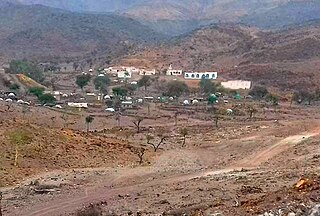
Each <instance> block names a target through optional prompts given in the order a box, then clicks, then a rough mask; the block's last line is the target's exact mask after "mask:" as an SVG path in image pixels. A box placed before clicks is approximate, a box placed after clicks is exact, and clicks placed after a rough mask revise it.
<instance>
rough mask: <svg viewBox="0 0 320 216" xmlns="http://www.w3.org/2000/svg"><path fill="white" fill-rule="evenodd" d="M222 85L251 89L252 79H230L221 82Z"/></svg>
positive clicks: (231, 87)
mask: <svg viewBox="0 0 320 216" xmlns="http://www.w3.org/2000/svg"><path fill="white" fill-rule="evenodd" d="M221 85H222V86H223V87H224V88H228V89H232V90H237V89H250V88H251V81H246V80H230V81H227V82H221Z"/></svg>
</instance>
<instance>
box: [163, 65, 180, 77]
mask: <svg viewBox="0 0 320 216" xmlns="http://www.w3.org/2000/svg"><path fill="white" fill-rule="evenodd" d="M166 75H167V76H181V75H182V70H174V69H173V68H172V65H170V66H169V69H168V70H167V73H166Z"/></svg>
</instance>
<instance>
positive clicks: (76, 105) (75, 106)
mask: <svg viewBox="0 0 320 216" xmlns="http://www.w3.org/2000/svg"><path fill="white" fill-rule="evenodd" d="M68 106H69V107H74V108H88V103H73V102H69V103H68Z"/></svg>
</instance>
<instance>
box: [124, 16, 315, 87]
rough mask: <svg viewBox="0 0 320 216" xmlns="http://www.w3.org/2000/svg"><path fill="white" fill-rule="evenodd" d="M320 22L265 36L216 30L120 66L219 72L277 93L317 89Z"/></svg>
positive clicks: (224, 28) (223, 28) (177, 41)
mask: <svg viewBox="0 0 320 216" xmlns="http://www.w3.org/2000/svg"><path fill="white" fill-rule="evenodd" d="M319 49H320V21H319V22H316V21H315V22H312V23H308V24H304V25H300V26H294V27H292V28H289V29H286V30H281V31H276V32H264V31H259V30H257V29H253V28H248V27H245V26H239V25H216V26H211V27H208V28H205V29H200V30H197V31H194V32H193V33H191V34H189V35H187V36H183V37H179V38H176V39H175V40H174V41H172V42H171V43H167V44H163V45H162V46H160V47H156V48H152V49H149V50H147V51H145V52H142V53H137V54H136V55H132V56H128V57H126V58H124V59H122V60H121V61H120V62H121V63H123V64H132V65H144V66H147V67H156V68H158V69H159V70H160V71H163V70H165V69H166V68H167V67H168V65H169V64H173V65H174V67H175V68H182V69H184V70H187V71H190V70H191V71H192V70H202V71H208V70H218V71H219V72H220V78H230V79H249V80H252V81H254V83H255V84H259V83H260V84H263V85H267V86H270V87H277V88H280V89H281V90H290V89H291V90H292V89H298V88H304V87H305V88H317V82H319V81H320V76H319V73H318V70H319V69H320V64H319V63H320V54H319Z"/></svg>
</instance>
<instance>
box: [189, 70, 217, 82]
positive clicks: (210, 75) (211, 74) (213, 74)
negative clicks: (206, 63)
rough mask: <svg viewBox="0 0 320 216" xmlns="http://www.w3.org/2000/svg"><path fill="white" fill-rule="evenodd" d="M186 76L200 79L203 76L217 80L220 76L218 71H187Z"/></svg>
mask: <svg viewBox="0 0 320 216" xmlns="http://www.w3.org/2000/svg"><path fill="white" fill-rule="evenodd" d="M184 78H185V79H194V80H200V79H202V78H204V79H212V80H215V79H217V78H218V72H185V73H184Z"/></svg>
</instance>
